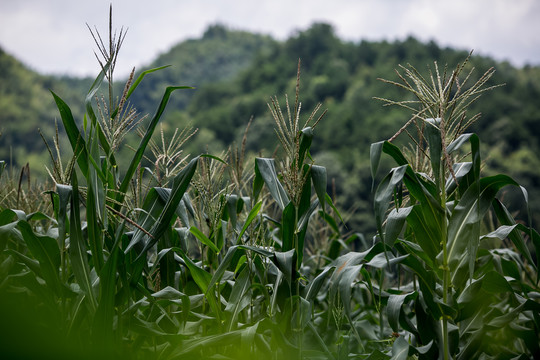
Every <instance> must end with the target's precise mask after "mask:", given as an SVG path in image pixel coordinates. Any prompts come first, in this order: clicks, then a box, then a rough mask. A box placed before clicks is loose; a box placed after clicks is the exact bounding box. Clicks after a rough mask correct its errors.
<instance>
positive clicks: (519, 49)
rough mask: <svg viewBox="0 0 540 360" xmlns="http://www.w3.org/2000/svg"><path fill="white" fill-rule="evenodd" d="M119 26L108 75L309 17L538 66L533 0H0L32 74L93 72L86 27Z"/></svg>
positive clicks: (282, 29)
mask: <svg viewBox="0 0 540 360" xmlns="http://www.w3.org/2000/svg"><path fill="white" fill-rule="evenodd" d="M111 2H112V4H113V12H114V14H113V18H114V27H115V28H117V29H120V27H122V26H124V27H126V28H128V29H129V30H128V33H127V37H126V40H125V42H124V46H123V48H122V50H121V52H120V59H119V62H118V64H117V70H118V72H119V74H118V75H125V74H127V73H128V72H129V70H130V69H131V67H133V66H137V67H140V66H144V65H147V64H148V63H149V62H150V61H152V60H153V59H154V58H155V57H156V56H157V55H158V54H159V53H162V52H165V51H167V49H168V48H170V47H171V46H173V45H175V44H176V43H178V42H180V41H182V40H185V39H187V38H194V37H199V36H201V35H202V33H203V32H204V30H205V29H206V27H207V26H208V25H209V24H215V23H218V22H219V23H222V24H225V25H228V26H230V27H231V28H233V29H240V30H250V31H254V32H259V33H265V34H270V35H272V36H274V37H275V38H277V39H286V38H287V37H288V36H289V35H291V34H292V33H293V32H294V31H295V30H304V29H306V28H308V27H309V25H310V24H311V23H313V22H314V21H324V22H328V23H330V24H332V25H333V26H334V28H335V30H336V32H337V34H338V35H339V36H340V37H341V38H343V39H346V40H352V41H358V40H360V39H368V40H382V39H386V40H390V41H392V40H395V39H404V38H406V37H407V36H408V35H413V36H415V37H416V38H418V39H420V40H424V41H428V40H435V41H436V42H437V43H438V44H439V45H441V46H452V47H456V48H459V49H463V50H471V49H474V51H475V53H476V54H482V55H489V56H493V57H494V58H496V59H497V60H508V61H510V62H512V63H513V64H514V65H518V66H521V65H524V64H526V63H529V64H533V65H540V36H539V34H540V1H538V0H324V1H320V0H271V1H269V0H257V1H254V0H226V1H225V0H221V1H220V0H206V1H200V0H152V1H143V0H112V1H111V0H92V1H80V0H0V46H1V47H2V48H3V49H4V50H5V51H7V52H8V53H10V54H12V55H14V56H15V57H17V58H18V59H19V60H22V61H23V62H24V63H25V64H26V65H28V66H30V67H31V68H32V69H34V70H37V71H40V72H42V73H53V74H70V75H95V74H96V73H97V71H98V70H99V65H98V64H97V62H96V60H95V58H94V55H93V52H94V50H96V47H95V45H94V43H93V40H92V38H91V36H90V33H89V31H88V29H87V27H86V23H88V24H89V25H90V26H92V27H94V26H96V27H97V29H98V30H99V31H100V33H101V34H103V35H104V36H105V35H106V34H107V31H108V11H109V4H110V3H111Z"/></svg>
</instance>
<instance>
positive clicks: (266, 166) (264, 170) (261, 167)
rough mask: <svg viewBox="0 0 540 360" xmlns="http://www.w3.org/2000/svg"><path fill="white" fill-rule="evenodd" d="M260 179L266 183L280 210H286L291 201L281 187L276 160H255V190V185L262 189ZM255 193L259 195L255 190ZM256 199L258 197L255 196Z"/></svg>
mask: <svg viewBox="0 0 540 360" xmlns="http://www.w3.org/2000/svg"><path fill="white" fill-rule="evenodd" d="M260 179H262V180H263V181H264V183H265V184H266V186H267V187H268V190H269V191H270V195H272V198H273V199H274V200H275V201H276V203H277V204H278V206H279V207H280V209H281V210H284V209H285V207H286V206H287V205H288V204H289V202H290V201H289V197H288V196H287V193H286V192H285V189H284V188H283V185H281V183H280V182H279V179H278V176H277V173H276V168H275V165H274V159H267V158H256V159H255V180H254V188H255V184H257V188H259V187H260V184H261V181H260ZM259 191H260V189H259ZM254 193H257V194H258V192H256V191H255V190H254ZM254 199H255V200H256V199H257V196H254Z"/></svg>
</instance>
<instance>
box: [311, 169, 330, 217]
mask: <svg viewBox="0 0 540 360" xmlns="http://www.w3.org/2000/svg"><path fill="white" fill-rule="evenodd" d="M311 180H312V181H313V187H314V188H315V193H316V194H317V197H318V198H319V203H320V204H321V207H322V210H323V212H325V210H324V209H325V206H324V205H325V197H326V186H327V174H326V168H325V167H323V166H318V165H312V166H311Z"/></svg>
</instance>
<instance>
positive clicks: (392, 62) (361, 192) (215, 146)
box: [0, 24, 540, 230]
mask: <svg viewBox="0 0 540 360" xmlns="http://www.w3.org/2000/svg"><path fill="white" fill-rule="evenodd" d="M127 41H130V39H129V38H128V39H127ZM121 55H122V54H121V52H120V56H121ZM467 55H468V52H467V51H463V50H456V49H451V48H442V47H440V46H438V45H437V44H436V43H434V42H429V43H422V42H420V41H418V40H416V39H414V38H412V37H409V38H407V39H405V40H403V41H395V42H386V41H382V42H370V41H361V42H346V41H343V40H341V39H339V38H338V37H337V36H336V35H335V33H334V31H333V29H332V27H331V26H330V25H327V24H314V25H312V26H311V27H310V28H309V29H307V30H305V31H301V32H297V33H296V34H294V35H292V36H291V37H290V38H289V39H287V40H286V41H281V42H280V41H276V40H273V39H271V38H270V37H267V36H262V35H257V34H251V33H248V32H243V31H234V30H230V29H227V28H226V27H224V26H221V25H214V26H211V27H209V28H208V30H207V31H206V32H205V34H204V35H203V36H202V37H201V38H200V39H192V40H188V41H185V42H182V43H180V44H178V45H176V46H175V47H173V48H172V49H171V50H170V51H168V52H166V53H164V54H161V55H160V56H158V57H157V58H156V60H155V61H154V62H152V63H151V64H150V65H149V66H148V67H147V68H154V67H159V66H163V65H171V66H170V67H168V68H166V69H164V70H161V71H158V72H154V73H152V74H149V75H147V76H146V77H145V79H144V81H143V82H142V83H141V84H140V86H139V87H138V88H137V90H136V91H135V92H134V93H133V96H132V98H131V101H132V102H133V104H134V105H135V106H136V108H137V109H138V110H139V111H140V112H142V113H153V112H154V111H155V107H156V106H157V104H158V102H159V100H160V98H161V96H162V94H163V91H164V88H165V87H166V86H169V85H191V86H194V87H196V89H195V90H187V91H182V92H176V93H174V94H173V96H172V98H171V102H170V106H169V107H168V109H167V112H166V115H165V118H164V121H163V123H164V130H165V133H172V131H173V130H174V128H176V127H179V128H183V127H185V126H187V125H189V124H191V125H192V126H194V127H196V128H198V129H199V132H198V134H197V136H195V137H194V138H193V139H191V140H190V142H189V143H188V144H187V150H188V151H189V152H191V153H192V154H193V153H200V152H204V151H207V149H208V151H210V152H219V151H220V150H223V149H226V147H227V146H228V145H229V144H231V143H232V142H234V141H236V142H239V141H241V137H242V135H243V133H244V130H245V128H246V126H247V123H248V121H249V119H250V118H251V117H253V122H252V124H251V127H250V131H249V135H248V139H247V142H246V147H247V150H248V151H251V152H254V153H261V154H264V155H266V156H271V155H272V153H273V152H274V150H275V147H276V145H277V142H276V137H275V135H274V123H273V121H272V120H271V117H270V114H269V111H268V107H267V103H268V102H269V101H270V97H271V96H274V95H277V96H278V99H279V101H280V102H281V103H282V105H284V103H285V98H284V96H283V95H284V94H288V95H289V98H290V99H291V101H293V99H294V92H295V82H296V70H297V63H298V60H299V59H300V60H301V88H300V99H301V101H302V112H303V114H304V116H306V117H307V116H308V115H309V113H310V112H311V111H312V110H313V109H314V108H315V106H316V105H317V103H322V104H323V108H327V109H328V113H327V115H326V117H325V119H323V120H322V121H321V123H320V124H319V125H318V127H317V128H316V130H315V139H314V145H313V147H312V149H313V154H312V155H313V157H314V158H315V159H316V160H317V162H318V163H321V164H322V165H325V166H327V168H328V171H329V174H330V177H331V178H333V179H335V180H336V181H335V183H336V184H337V185H336V188H335V189H333V191H334V190H335V194H336V200H337V203H338V204H339V206H340V207H341V208H342V209H344V211H347V210H349V209H350V210H351V213H353V214H354V215H353V216H351V218H350V223H351V228H353V229H359V230H370V229H372V228H373V223H372V221H373V220H372V219H371V218H372V216H371V215H370V214H371V200H370V199H371V177H370V170H369V154H368V152H369V146H370V144H371V143H373V142H375V141H379V140H383V139H388V138H390V137H391V136H392V135H393V134H394V133H395V132H396V131H398V129H399V128H400V127H401V126H402V125H403V124H404V123H405V122H406V121H407V120H408V119H409V116H410V114H409V113H408V112H407V111H406V110H403V109H402V108H398V107H383V104H384V103H383V102H382V101H380V100H376V99H374V97H379V98H386V99H393V100H403V99H404V97H407V96H410V95H409V94H407V93H406V92H404V91H402V90H401V89H399V88H398V87H395V86H392V85H389V84H387V83H384V82H382V81H380V80H379V79H380V78H383V79H388V80H393V81H397V80H399V79H398V77H397V75H396V73H395V71H394V69H396V68H398V67H399V65H400V64H401V65H404V66H407V64H409V63H410V64H412V65H414V66H415V68H416V69H417V70H418V71H419V72H420V73H421V74H423V75H424V76H426V77H427V76H429V69H430V68H431V69H432V70H433V63H434V61H436V62H437V63H438V64H439V65H440V66H441V67H443V66H444V64H448V71H451V70H452V69H453V68H454V67H455V65H456V64H457V63H459V62H461V61H463V60H464V59H465V58H466V57H467ZM0 65H1V67H0V129H1V130H0V131H2V137H1V138H0V158H3V159H8V158H9V156H10V155H9V154H10V149H13V155H14V159H15V161H16V166H20V165H22V164H24V163H26V161H28V159H34V160H35V159H39V161H40V162H41V163H43V162H44V161H45V158H46V153H45V152H44V150H43V149H44V148H43V146H42V145H40V144H42V141H41V139H40V138H39V135H38V133H37V128H41V129H42V130H43V131H44V132H45V134H46V136H52V134H53V133H54V119H55V118H58V117H59V116H58V113H57V111H56V110H55V107H54V103H53V100H52V97H51V96H50V93H49V92H48V89H53V90H54V91H55V93H57V94H58V95H59V96H60V97H62V98H63V99H64V100H65V101H66V102H67V103H68V104H69V105H70V106H72V108H73V110H74V113H75V114H76V117H77V118H82V101H83V99H84V93H85V89H87V88H88V85H89V80H88V79H86V80H80V79H70V78H54V77H44V76H41V75H39V74H36V73H34V72H32V71H30V70H28V69H27V68H25V67H24V66H22V65H21V64H20V63H18V62H17V61H16V60H15V59H14V58H13V57H11V56H9V55H8V54H6V53H4V52H0ZM473 67H474V68H475V71H473V72H472V73H471V77H470V79H469V84H472V83H474V81H476V80H477V79H478V78H479V77H480V76H482V74H483V73H484V72H485V71H486V70H488V69H489V68H490V67H495V68H496V70H497V72H496V74H495V76H494V77H493V78H492V79H491V80H490V83H489V85H494V86H495V85H499V84H504V86H500V87H497V88H495V89H493V90H491V91H489V92H487V93H485V94H484V95H483V97H482V98H481V99H480V100H479V101H478V102H477V103H475V104H474V105H473V106H472V107H471V111H472V112H475V113H476V112H480V113H481V114H482V116H481V117H480V119H479V120H478V121H477V122H476V123H475V124H473V125H472V126H471V128H470V130H471V131H474V132H477V133H478V134H479V135H480V138H481V139H482V142H483V143H484V144H487V145H488V146H485V148H484V149H483V152H484V160H485V163H486V171H499V172H504V173H507V174H510V175H512V176H514V177H515V178H516V180H518V182H520V183H522V184H524V185H525V186H526V187H527V189H528V190H529V193H530V204H531V207H532V209H533V213H534V214H540V205H537V204H540V202H539V201H538V199H540V160H539V158H538V156H537V154H538V153H539V152H540V141H539V140H540V139H539V137H540V112H539V111H538V110H539V106H538V99H539V98H540V68H539V67H530V66H527V67H524V68H520V69H518V68H515V67H513V66H511V65H510V64H508V63H500V62H496V61H495V60H493V59H490V58H486V57H479V56H472V57H471V59H470V61H469V64H468V69H472V68H473ZM464 85H465V87H466V85H467V84H464ZM118 88H119V89H121V84H118ZM116 93H119V91H117V92H116ZM405 99H406V98H405ZM411 100H412V99H411ZM471 115H472V114H471ZM514 195H515V194H513V195H512V194H511V196H514ZM509 196H510V195H509ZM516 202H517V201H516ZM353 210H354V211H353ZM535 217H536V218H538V216H537V215H536V216H535Z"/></svg>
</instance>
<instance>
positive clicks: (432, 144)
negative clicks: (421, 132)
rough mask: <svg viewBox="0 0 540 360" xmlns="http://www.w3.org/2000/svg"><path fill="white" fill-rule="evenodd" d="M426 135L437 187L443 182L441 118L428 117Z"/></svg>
mask: <svg viewBox="0 0 540 360" xmlns="http://www.w3.org/2000/svg"><path fill="white" fill-rule="evenodd" d="M425 123H426V127H425V136H426V139H427V141H428V144H429V158H430V160H431V168H432V170H433V174H434V176H435V183H436V184H437V187H438V188H439V187H440V184H441V183H442V182H443V180H444V178H443V173H441V158H442V138H441V130H440V129H439V126H440V124H441V119H440V118H437V119H426V121H425Z"/></svg>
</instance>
